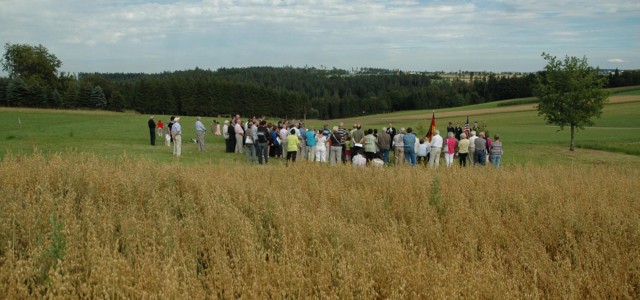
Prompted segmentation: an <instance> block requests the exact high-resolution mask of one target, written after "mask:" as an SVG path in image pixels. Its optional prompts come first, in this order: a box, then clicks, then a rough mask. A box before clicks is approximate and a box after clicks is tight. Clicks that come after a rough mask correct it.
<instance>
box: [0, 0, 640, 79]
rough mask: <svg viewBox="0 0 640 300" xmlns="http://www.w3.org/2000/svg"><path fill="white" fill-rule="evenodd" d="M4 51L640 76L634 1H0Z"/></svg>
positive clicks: (95, 63)
mask: <svg viewBox="0 0 640 300" xmlns="http://www.w3.org/2000/svg"><path fill="white" fill-rule="evenodd" d="M0 42H2V45H3V49H2V53H3V54H4V45H5V44H7V43H9V44H29V45H34V46H36V45H39V44H41V45H43V46H45V47H46V48H47V49H48V50H49V52H50V53H52V54H54V55H56V57H58V59H60V60H61V61H62V63H63V65H62V67H61V69H60V71H64V72H68V73H78V72H109V73H111V72H143V73H158V72H164V71H177V70H187V69H193V68H195V67H199V68H202V69H211V70H216V69H218V68H232V67H250V66H274V67H282V66H293V67H316V68H334V67H335V68H338V69H345V70H352V69H358V68H364V67H368V68H385V69H399V70H403V71H447V72H449V71H454V72H455V71H460V70H462V71H488V72H535V71H538V70H541V69H542V68H543V67H544V66H545V64H546V61H545V60H544V59H543V58H542V56H541V54H542V53H543V52H546V53H549V54H551V55H553V56H556V57H559V58H563V57H565V56H567V55H568V56H576V57H579V58H582V57H586V58H587V60H588V62H589V64H590V65H591V66H593V67H599V68H601V69H615V68H619V69H621V70H624V69H640V1H639V0H606V1H602V0H590V1H577V0H537V1H531V0H513V1H511V0H488V1H415V0H413V1H412V0H396V1H374V0H355V1H346V0H306V1H293V0H271V1H263V0H236V1H232V0H185V1H171V0H155V1H151V0H0Z"/></svg>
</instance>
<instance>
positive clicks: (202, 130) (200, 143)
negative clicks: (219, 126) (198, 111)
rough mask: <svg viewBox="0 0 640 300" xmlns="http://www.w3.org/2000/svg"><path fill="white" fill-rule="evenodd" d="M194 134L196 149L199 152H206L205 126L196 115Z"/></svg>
mask: <svg viewBox="0 0 640 300" xmlns="http://www.w3.org/2000/svg"><path fill="white" fill-rule="evenodd" d="M195 125H196V135H197V136H198V150H200V152H206V151H207V148H206V147H205V146H204V137H205V133H206V132H207V128H206V127H204V124H202V118H200V117H196V124H195Z"/></svg>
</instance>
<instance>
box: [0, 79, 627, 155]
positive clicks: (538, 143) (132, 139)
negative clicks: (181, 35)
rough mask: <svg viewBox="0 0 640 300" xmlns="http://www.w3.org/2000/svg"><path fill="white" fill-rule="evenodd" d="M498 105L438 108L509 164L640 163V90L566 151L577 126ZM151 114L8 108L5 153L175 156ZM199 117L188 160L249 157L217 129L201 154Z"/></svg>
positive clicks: (614, 103) (442, 120)
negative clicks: (480, 130)
mask: <svg viewBox="0 0 640 300" xmlns="http://www.w3.org/2000/svg"><path fill="white" fill-rule="evenodd" d="M629 93H633V92H631V91H630V92H629ZM498 103H499V102H498ZM498 103H484V104H478V105H471V106H466V107H461V108H451V109H439V110H436V111H435V114H436V120H437V124H438V128H439V129H440V131H442V132H445V131H446V124H447V123H448V122H450V121H451V122H454V123H455V122H460V123H461V125H462V126H464V122H465V120H466V117H467V116H469V120H470V122H471V123H473V121H478V122H479V123H480V124H481V125H482V124H485V125H486V126H487V128H488V129H489V132H490V133H491V134H494V133H498V134H500V135H501V137H502V140H503V144H504V148H505V156H504V160H503V162H504V163H505V164H506V165H509V164H526V163H529V162H534V163H539V164H550V163H578V164H587V165H590V164H600V163H607V164H639V163H640V161H639V159H640V157H639V155H640V153H638V152H639V149H640V135H638V134H634V133H635V131H636V130H639V129H640V118H638V115H640V95H633V94H624V95H620V94H616V95H615V96H612V97H611V98H610V104H607V105H606V106H605V108H604V112H603V115H602V118H600V119H595V122H596V125H595V126H594V127H591V128H587V129H586V130H584V131H579V132H578V134H577V138H576V144H577V147H579V148H581V149H578V150H577V151H575V152H573V153H568V152H566V149H567V148H568V144H569V131H568V130H564V131H558V129H559V128H557V127H554V126H548V125H546V124H545V122H544V120H543V119H542V117H540V116H538V115H537V113H536V111H535V105H532V104H525V105H512V106H502V107H498V106H497V105H498ZM431 115H432V111H429V110H423V111H407V112H397V113H389V114H384V115H373V116H363V117H359V118H345V119H341V120H329V121H321V120H307V122H306V123H307V126H308V127H316V128H320V127H321V125H322V124H325V123H327V124H329V125H330V126H333V125H337V124H338V123H339V122H341V121H342V122H345V125H346V126H347V127H351V125H352V124H353V123H354V122H360V123H362V124H363V126H364V127H365V128H377V129H378V130H381V129H382V127H385V126H387V124H388V123H389V122H391V123H393V124H394V126H395V127H397V128H398V129H399V128H400V127H413V128H414V129H415V130H417V132H418V135H419V136H420V137H422V136H424V135H425V134H426V131H427V128H428V124H429V123H430V121H431ZM160 119H162V120H163V121H166V120H168V116H156V120H160ZM147 120H148V116H146V115H139V114H135V113H112V112H99V111H63V110H38V109H19V108H0V126H2V128H4V131H3V134H1V135H0V140H1V141H2V143H1V144H0V151H1V153H0V154H1V155H3V156H4V155H7V154H9V153H11V154H28V153H33V151H40V152H43V153H45V154H46V153H69V152H71V153H80V152H89V153H94V154H96V155H100V156H106V157H118V156H120V155H123V154H125V155H127V156H133V157H144V158H147V159H151V160H156V161H159V162H171V161H173V160H174V158H173V157H172V156H171V151H170V149H169V148H167V147H165V146H163V143H162V140H161V139H160V138H159V137H158V142H157V144H158V145H157V146H155V147H152V146H149V145H148V142H149V137H148V129H147V124H146V122H147ZM212 120H213V118H206V119H205V122H206V123H207V125H208V124H209V123H210V122H212ZM219 121H222V120H219ZM194 122H195V118H194V117H189V116H185V117H182V124H183V128H184V132H185V142H184V144H185V145H184V146H185V147H184V148H185V149H184V152H185V153H184V154H185V155H184V158H183V159H182V160H181V161H182V162H183V163H187V164H190V163H197V162H220V161H243V160H244V157H243V156H241V155H234V154H227V153H223V152H224V150H223V148H224V141H223V139H222V137H219V136H217V137H216V136H213V135H212V134H211V132H209V133H208V135H207V146H208V148H209V152H207V153H198V152H197V147H196V145H195V144H193V143H190V142H189V141H190V139H192V138H195V130H194V127H193V123H194ZM589 149H593V150H589ZM274 163H278V162H275V161H274Z"/></svg>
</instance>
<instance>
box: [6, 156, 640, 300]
mask: <svg viewBox="0 0 640 300" xmlns="http://www.w3.org/2000/svg"><path fill="white" fill-rule="evenodd" d="M0 172H2V174H3V176H2V177H1V178H0V182H1V183H0V189H1V193H0V195H2V196H1V198H0V207H2V210H0V241H2V244H1V246H0V294H1V295H4V297H5V298H29V297H34V296H36V297H43V296H44V297H65V298H66V297H71V298H76V297H79V298H170V299H175V298H216V297H218V298H239V297H242V298H247V299H255V298H285V297H286V298H308V297H317V298H365V299H369V298H418V299H424V298H434V297H437V298H445V297H446V298H460V297H463V298H580V299H582V298H612V297H613V298H638V297H640V255H639V253H640V218H638V215H640V201H638V200H637V195H638V193H637V191H638V190H639V189H640V181H638V180H637V179H638V178H639V177H640V170H638V169H637V168H628V169H625V168H611V167H605V166H594V167H571V166H557V167H539V166H524V167H522V166H514V167H506V168H503V169H501V170H499V171H496V170H492V169H488V168H487V169H479V168H478V169H465V170H460V169H450V170H445V169H444V168H442V169H440V170H439V171H438V172H435V171H432V170H427V169H421V168H413V169H411V168H391V169H359V170H354V169H352V168H349V167H336V168H331V167H328V166H316V165H307V164H303V163H300V164H297V165H295V166H293V167H289V168H286V167H280V166H268V167H255V166H254V167H249V166H246V165H242V164H221V165H207V166H202V167H184V166H180V165H179V164H157V163H152V162H149V161H144V160H132V159H127V158H122V159H120V160H117V161H114V160H105V159H103V158H97V157H92V156H83V155H80V156H76V157H73V158H69V157H61V156H53V157H50V158H47V159H45V158H43V157H42V156H40V155H32V156H23V157H5V159H4V160H3V161H2V162H1V163H0Z"/></svg>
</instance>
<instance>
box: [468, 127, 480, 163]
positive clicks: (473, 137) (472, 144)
mask: <svg viewBox="0 0 640 300" xmlns="http://www.w3.org/2000/svg"><path fill="white" fill-rule="evenodd" d="M477 138H478V137H477V136H476V132H475V130H474V131H471V137H469V163H470V164H471V165H472V166H473V165H474V164H475V162H474V160H473V155H474V153H476V144H475V140H476V139H477Z"/></svg>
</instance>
